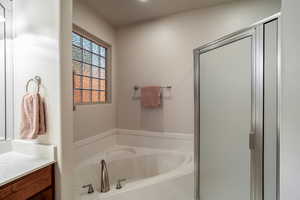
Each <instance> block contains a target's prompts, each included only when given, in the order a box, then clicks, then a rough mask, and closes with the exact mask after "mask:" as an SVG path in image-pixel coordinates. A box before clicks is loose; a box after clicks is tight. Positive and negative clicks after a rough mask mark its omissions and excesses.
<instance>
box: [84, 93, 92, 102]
mask: <svg viewBox="0 0 300 200" xmlns="http://www.w3.org/2000/svg"><path fill="white" fill-rule="evenodd" d="M90 102H91V91H90V90H83V91H82V103H90Z"/></svg>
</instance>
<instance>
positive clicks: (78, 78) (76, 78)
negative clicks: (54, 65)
mask: <svg viewBox="0 0 300 200" xmlns="http://www.w3.org/2000/svg"><path fill="white" fill-rule="evenodd" d="M74 87H75V88H81V76H77V75H74Z"/></svg>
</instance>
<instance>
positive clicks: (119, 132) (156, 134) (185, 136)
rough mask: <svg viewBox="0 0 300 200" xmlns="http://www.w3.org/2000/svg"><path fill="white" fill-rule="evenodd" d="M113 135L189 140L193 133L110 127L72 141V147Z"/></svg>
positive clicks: (78, 146) (191, 138)
mask: <svg viewBox="0 0 300 200" xmlns="http://www.w3.org/2000/svg"><path fill="white" fill-rule="evenodd" d="M114 135H134V136H143V137H153V138H163V139H174V140H189V141H192V140H193V138H194V134H192V133H170V132H154V131H144V130H128V129H111V130H108V131H106V132H103V133H100V134H98V135H95V136H92V137H88V138H86V139H83V140H79V141H76V142H74V147H75V148H80V147H82V146H86V145H89V144H91V143H94V142H96V141H98V140H102V139H104V138H106V137H109V136H114Z"/></svg>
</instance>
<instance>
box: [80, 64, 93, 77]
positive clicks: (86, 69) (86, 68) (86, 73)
mask: <svg viewBox="0 0 300 200" xmlns="http://www.w3.org/2000/svg"><path fill="white" fill-rule="evenodd" d="M82 75H84V76H91V65H87V64H83V68H82Z"/></svg>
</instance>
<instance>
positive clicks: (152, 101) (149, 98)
mask: <svg viewBox="0 0 300 200" xmlns="http://www.w3.org/2000/svg"><path fill="white" fill-rule="evenodd" d="M141 104H142V106H143V107H145V108H159V107H160V106H161V96H160V86H147V87H143V88H142V89H141Z"/></svg>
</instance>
